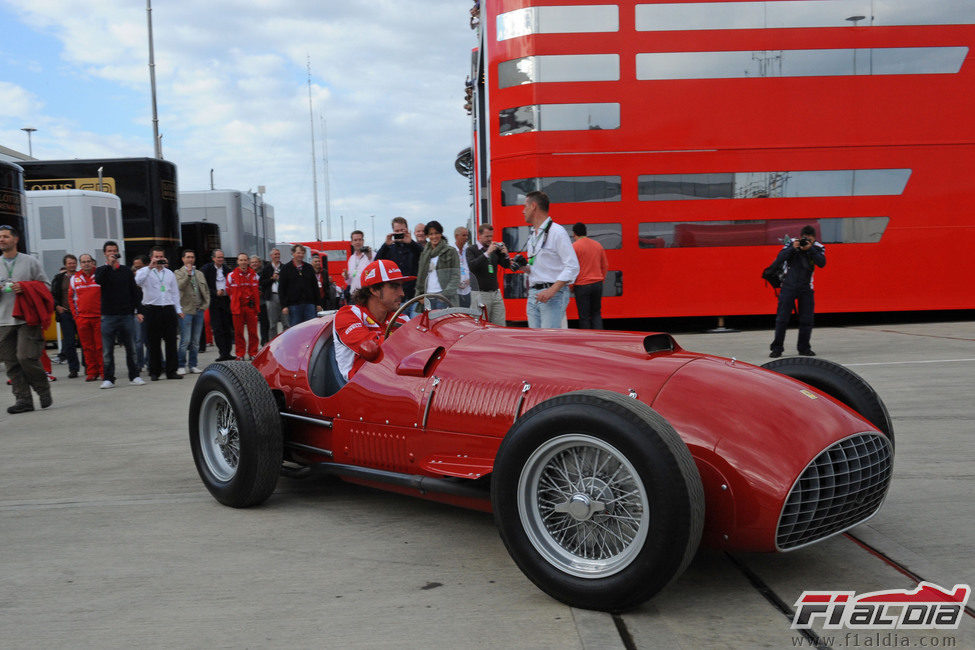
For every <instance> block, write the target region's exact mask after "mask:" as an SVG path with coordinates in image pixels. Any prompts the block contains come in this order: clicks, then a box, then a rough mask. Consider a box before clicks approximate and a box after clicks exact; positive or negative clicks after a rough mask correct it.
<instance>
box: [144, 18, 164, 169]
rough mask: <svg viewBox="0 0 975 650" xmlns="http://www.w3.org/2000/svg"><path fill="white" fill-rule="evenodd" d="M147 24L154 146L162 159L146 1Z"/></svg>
mask: <svg viewBox="0 0 975 650" xmlns="http://www.w3.org/2000/svg"><path fill="white" fill-rule="evenodd" d="M146 22H147V23H148V25H149V84H150V86H151V87H152V146H153V149H154V150H155V154H156V158H162V157H163V155H162V140H160V135H159V113H158V111H157V110H156V55H155V51H154V49H153V47H152V2H151V0H146Z"/></svg>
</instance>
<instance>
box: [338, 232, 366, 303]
mask: <svg viewBox="0 0 975 650" xmlns="http://www.w3.org/2000/svg"><path fill="white" fill-rule="evenodd" d="M349 241H350V242H351V243H352V255H350V256H349V261H348V262H347V264H346V269H345V271H344V272H343V273H342V275H343V276H344V277H345V281H346V283H347V284H348V287H349V293H350V294H353V293H355V292H356V291H357V290H358V289H359V288H360V287H361V286H362V269H364V268H366V265H367V264H369V262H371V261H372V258H373V254H372V251H371V250H369V247H368V246H363V244H364V243H365V235H364V234H363V233H362V231H361V230H353V231H352V235H351V236H350V237H349Z"/></svg>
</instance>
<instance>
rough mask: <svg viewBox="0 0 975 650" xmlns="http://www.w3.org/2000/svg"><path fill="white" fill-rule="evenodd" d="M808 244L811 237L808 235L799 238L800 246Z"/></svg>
mask: <svg viewBox="0 0 975 650" xmlns="http://www.w3.org/2000/svg"><path fill="white" fill-rule="evenodd" d="M808 244H809V238H808V237H800V238H799V248H802V247H803V246H806V245H808Z"/></svg>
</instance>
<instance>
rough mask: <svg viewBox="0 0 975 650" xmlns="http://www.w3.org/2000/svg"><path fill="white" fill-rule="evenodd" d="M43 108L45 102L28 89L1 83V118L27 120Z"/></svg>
mask: <svg viewBox="0 0 975 650" xmlns="http://www.w3.org/2000/svg"><path fill="white" fill-rule="evenodd" d="M43 107H44V102H42V101H41V100H40V99H39V98H38V97H37V96H36V95H34V93H32V92H30V91H29V90H27V89H26V88H22V87H21V86H18V85H17V84H12V83H8V82H5V81H0V117H3V118H17V119H20V120H26V119H29V118H30V117H31V116H33V115H36V114H37V113H38V112H40V111H41V109H42V108H43Z"/></svg>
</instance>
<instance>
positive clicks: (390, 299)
mask: <svg viewBox="0 0 975 650" xmlns="http://www.w3.org/2000/svg"><path fill="white" fill-rule="evenodd" d="M415 279H416V277H414V276H404V275H403V272H402V271H400V270H399V267H398V266H396V263H395V262H392V261H390V260H376V261H375V262H370V263H369V264H368V265H367V266H366V267H365V268H364V269H363V270H362V275H361V281H362V286H361V288H359V289H358V290H356V292H355V293H353V294H352V301H353V302H354V303H355V304H352V305H346V306H345V307H342V309H340V310H339V311H338V313H337V314H335V321H334V323H333V326H332V327H333V330H334V332H335V360H336V361H337V362H338V366H339V371H340V372H341V373H342V377H343V379H345V380H348V379H349V378H350V377H352V375H354V374H355V373H356V371H358V370H359V367H360V366H361V365H362V364H363V363H365V362H366V361H373V360H374V359H376V357H378V356H379V346H381V345H382V344H383V332H384V331H385V330H386V326H387V325H388V324H389V321H390V319H391V318H392V317H393V313H395V311H396V309H397V308H398V307H399V305H400V303H401V302H402V301H403V283H404V282H409V281H410V280H415ZM408 320H409V319H408V318H407V317H406V316H405V315H400V317H399V318H398V319H397V322H398V323H400V324H402V323H405V322H407V321H408Z"/></svg>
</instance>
